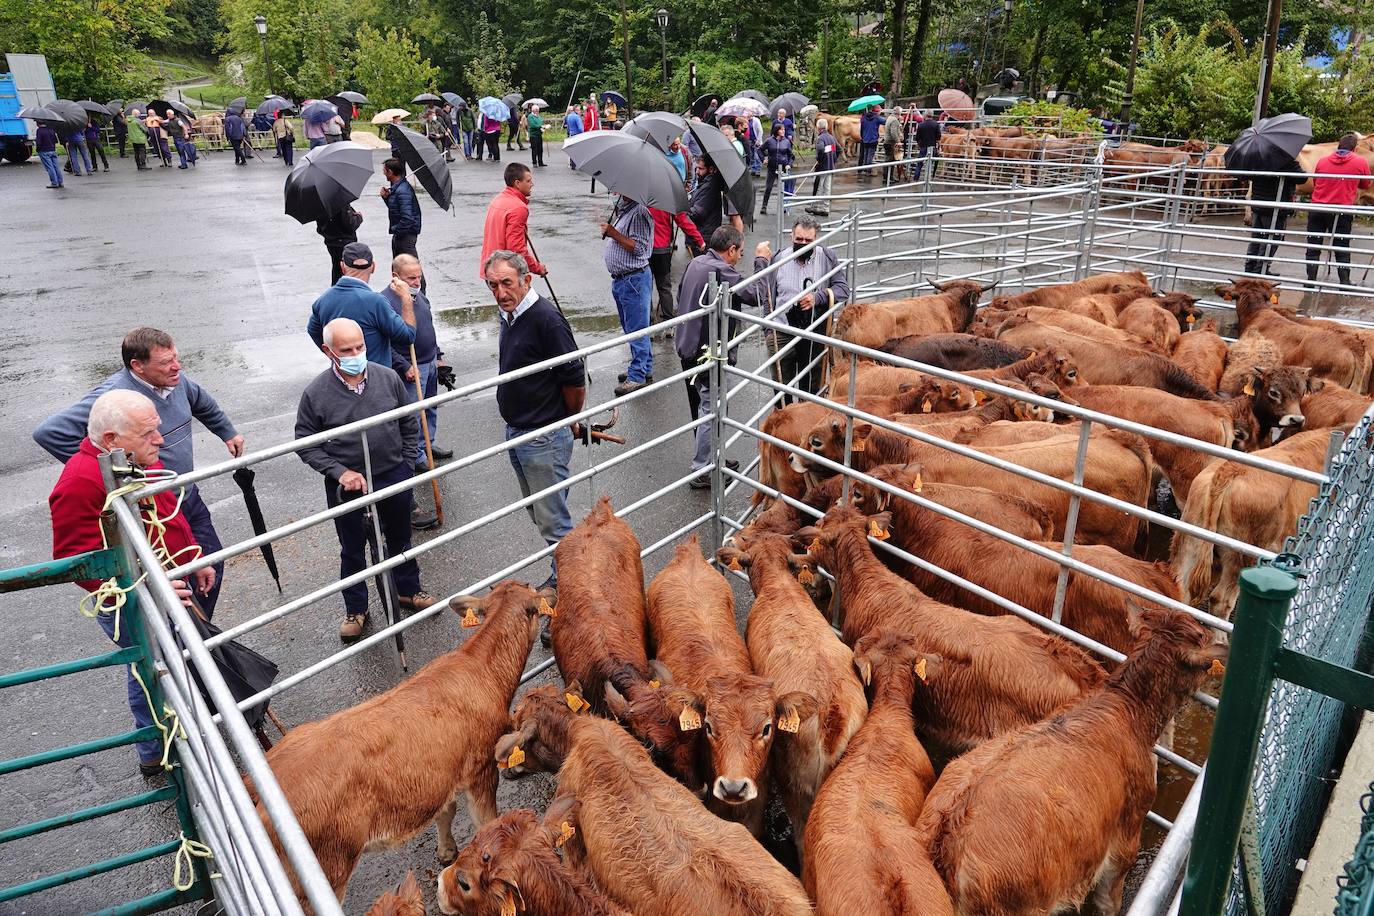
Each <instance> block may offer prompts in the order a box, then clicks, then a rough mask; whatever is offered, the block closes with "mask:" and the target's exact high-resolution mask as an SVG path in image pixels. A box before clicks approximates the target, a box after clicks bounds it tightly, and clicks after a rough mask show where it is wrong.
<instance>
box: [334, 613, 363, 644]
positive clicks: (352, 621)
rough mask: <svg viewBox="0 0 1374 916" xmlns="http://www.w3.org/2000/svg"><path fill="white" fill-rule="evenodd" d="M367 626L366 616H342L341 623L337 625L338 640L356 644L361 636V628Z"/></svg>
mask: <svg viewBox="0 0 1374 916" xmlns="http://www.w3.org/2000/svg"><path fill="white" fill-rule="evenodd" d="M365 626H367V615H366V614H347V615H345V616H344V619H343V623H341V624H339V639H340V640H342V641H343V642H345V643H352V642H357V641H358V640H359V639H360V638H362V635H363V627H365Z"/></svg>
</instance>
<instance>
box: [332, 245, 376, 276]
mask: <svg viewBox="0 0 1374 916" xmlns="http://www.w3.org/2000/svg"><path fill="white" fill-rule="evenodd" d="M339 260H340V261H342V262H343V264H344V266H345V267H351V268H353V269H354V270H365V269H367V268H369V267H371V266H372V249H371V248H368V247H367V246H366V245H364V244H363V243H362V242H349V243H348V244H347V245H345V246H344V250H343V255H342V256H341V257H340V258H339Z"/></svg>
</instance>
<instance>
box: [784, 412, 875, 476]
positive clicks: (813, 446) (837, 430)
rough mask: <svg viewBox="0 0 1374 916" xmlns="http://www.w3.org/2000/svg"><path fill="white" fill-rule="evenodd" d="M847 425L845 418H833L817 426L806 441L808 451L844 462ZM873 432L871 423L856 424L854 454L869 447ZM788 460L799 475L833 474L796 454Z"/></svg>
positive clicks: (853, 440)
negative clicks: (869, 437) (870, 436)
mask: <svg viewBox="0 0 1374 916" xmlns="http://www.w3.org/2000/svg"><path fill="white" fill-rule="evenodd" d="M847 425H848V420H847V419H846V418H844V417H832V418H831V419H829V420H827V421H825V422H823V423H819V424H817V425H816V426H815V427H814V428H812V430H811V432H809V433H807V436H806V439H805V441H804V444H805V446H806V450H807V451H809V452H811V453H812V454H814V455H820V456H821V457H823V458H829V459H830V460H831V461H838V462H843V461H844V434H845V428H846V427H847ZM872 432H873V425H872V424H871V423H855V424H854V436H853V439H852V441H851V444H852V452H854V453H859V452H863V451H864V450H865V449H866V447H867V439H868V436H869V434H871V433H872ZM787 460H788V463H789V464H791V466H792V470H794V471H796V472H797V473H798V474H805V473H807V472H814V473H816V474H818V475H820V476H823V477H829V476H831V474H832V472H831V471H830V470H829V469H828V468H825V467H822V466H820V465H812V463H811V462H808V461H807V460H806V459H805V458H803V457H802V456H801V455H799V454H798V453H796V452H793V453H792V454H791V456H790V457H789V458H788V459H787Z"/></svg>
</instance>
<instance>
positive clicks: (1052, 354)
mask: <svg viewBox="0 0 1374 916" xmlns="http://www.w3.org/2000/svg"><path fill="white" fill-rule="evenodd" d="M1027 359H1031V360H1035V362H1034V363H1032V364H1031V366H1032V367H1033V368H1032V369H1031V371H1030V372H1028V373H1027V376H1028V377H1029V376H1030V375H1032V374H1034V373H1039V374H1040V375H1043V376H1044V377H1045V378H1047V379H1049V380H1050V381H1051V382H1053V383H1054V384H1055V385H1056V386H1058V387H1059V388H1060V390H1061V391H1062V390H1063V389H1065V388H1072V387H1074V386H1075V385H1082V384H1085V382H1084V381H1083V379H1082V378H1080V377H1079V374H1078V364H1077V363H1075V362H1074V361H1073V357H1072V356H1070V355H1069V352H1068V351H1067V350H1061V349H1060V348H1059V347H1048V348H1046V349H1045V351H1044V352H1042V353H1037V354H1035V355H1034V356H1030V357H1027Z"/></svg>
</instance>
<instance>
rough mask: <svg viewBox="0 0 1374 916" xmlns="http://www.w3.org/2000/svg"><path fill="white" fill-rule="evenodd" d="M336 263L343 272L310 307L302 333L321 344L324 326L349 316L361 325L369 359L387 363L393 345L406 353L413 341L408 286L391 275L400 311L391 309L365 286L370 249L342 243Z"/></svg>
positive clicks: (373, 266) (371, 267)
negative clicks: (336, 319) (340, 253)
mask: <svg viewBox="0 0 1374 916" xmlns="http://www.w3.org/2000/svg"><path fill="white" fill-rule="evenodd" d="M339 265H340V266H341V267H342V268H343V274H344V275H343V276H342V277H340V278H339V282H338V283H335V284H334V285H333V286H331V287H330V288H329V289H327V290H325V293H324V295H323V296H321V297H320V298H318V299H316V300H315V302H314V304H313V305H311V306H310V320H309V321H308V322H307V323H306V326H305V332H306V333H307V334H309V335H310V339H311V340H313V341H314V342H315V346H317V347H322V346H324V326H325V325H327V324H329V322H331V321H333V320H334V319H335V318H352V319H353V320H354V321H356V322H358V326H359V327H360V328H362V331H363V343H364V344H365V345H366V347H367V358H368V359H369V360H370V361H371V362H374V363H381V364H382V365H383V366H390V365H391V354H392V349H391V348H392V347H393V346H395V347H397V348H398V349H400V350H401V351H403V352H405V353H406V354H407V355H408V354H409V352H410V345H411V344H412V343H414V342H415V307H414V301H413V300H412V299H411V296H410V288H409V287H408V286H406V284H405V283H403V282H402V281H401V280H400V279H398V278H396V277H392V278H391V289H392V291H393V292H394V293H395V294H396V296H397V298H398V299H399V300H400V303H401V309H400V314H397V313H396V312H394V311H392V310H391V306H390V305H389V304H388V303H387V301H386V300H385V299H383V298H382V296H381V294H379V293H375V292H373V291H372V288H371V287H370V286H368V285H367V283H368V281H369V280H371V279H372V272H373V271H374V270H376V269H377V265H376V264H374V263H373V261H372V249H371V248H368V247H367V246H366V245H364V244H363V243H362V242H349V243H348V244H347V245H345V246H344V250H343V258H342V259H341V260H340V262H339Z"/></svg>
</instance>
